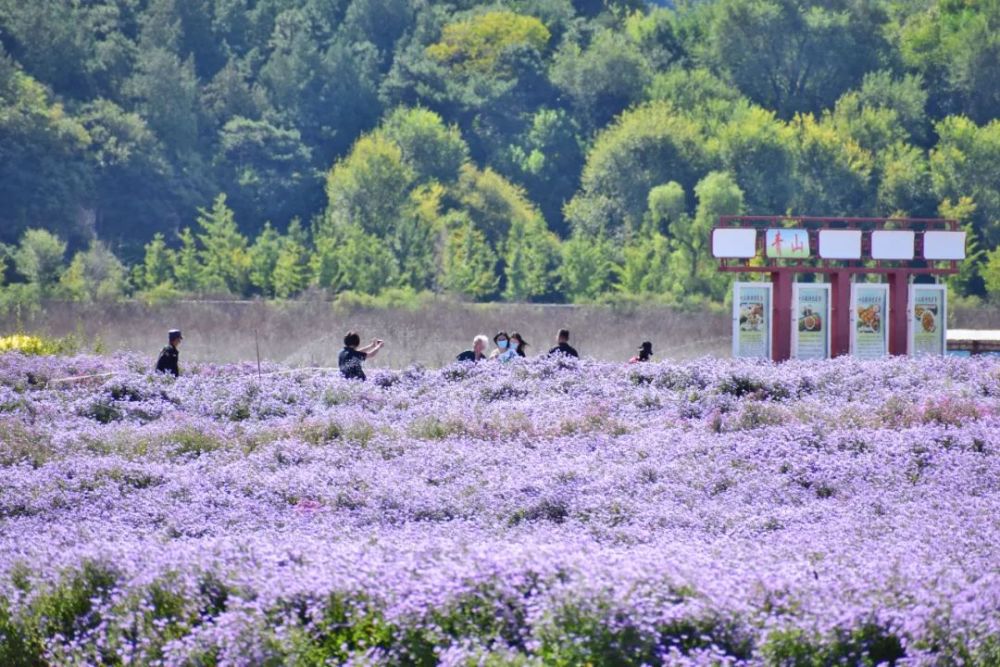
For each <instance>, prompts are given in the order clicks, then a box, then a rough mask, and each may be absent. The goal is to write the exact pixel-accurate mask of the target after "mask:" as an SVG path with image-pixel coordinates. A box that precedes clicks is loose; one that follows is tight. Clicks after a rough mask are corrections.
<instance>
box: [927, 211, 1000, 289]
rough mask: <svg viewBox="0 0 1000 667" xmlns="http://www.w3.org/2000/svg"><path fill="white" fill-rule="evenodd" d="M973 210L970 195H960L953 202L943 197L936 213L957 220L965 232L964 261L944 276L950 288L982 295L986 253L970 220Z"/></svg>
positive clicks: (995, 274)
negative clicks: (956, 271)
mask: <svg viewBox="0 0 1000 667" xmlns="http://www.w3.org/2000/svg"><path fill="white" fill-rule="evenodd" d="M975 211H976V204H975V202H973V201H972V198H971V197H962V198H960V199H959V200H958V201H954V202H953V201H952V200H950V199H945V200H944V201H943V202H941V205H940V206H939V208H938V214H939V215H940V216H941V217H942V218H947V219H950V220H957V221H958V222H959V223H960V224H961V225H962V230H963V231H964V232H965V234H966V241H965V261H964V262H960V263H959V265H958V273H957V274H955V275H952V276H948V277H947V278H946V281H947V283H948V287H949V288H950V289H951V290H953V291H954V292H956V293H958V294H964V295H966V296H970V295H974V296H983V295H984V294H985V293H986V284H985V280H984V279H985V274H986V272H987V269H986V266H985V260H986V258H987V255H986V251H985V250H983V247H982V244H981V243H980V241H979V234H977V233H976V230H975V228H974V227H973V226H972V224H971V222H970V221H971V220H972V216H973V214H974V213H975ZM991 275H992V276H994V279H995V278H996V277H1000V274H997V273H992V274H991Z"/></svg>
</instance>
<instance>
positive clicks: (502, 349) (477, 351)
mask: <svg viewBox="0 0 1000 667" xmlns="http://www.w3.org/2000/svg"><path fill="white" fill-rule="evenodd" d="M559 333H560V335H562V334H563V333H565V334H566V338H567V339H568V338H569V331H566V330H565V329H563V330H562V331H560V332H559ZM489 344H490V339H489V338H487V337H486V336H484V335H483V334H479V335H478V336H476V337H475V338H473V339H472V349H471V350H466V351H465V352H462V353H461V354H459V355H458V357H456V361H472V362H478V361H485V360H486V359H496V360H497V361H500V362H507V361H510V360H511V359H514V358H516V357H523V356H526V353H525V348H526V347H528V342H527V341H526V340H524V336H522V335H521V334H519V333H517V332H516V331H515V332H513V333H511V334H510V335H507V332H506V331H498V332H497V335H495V336H493V344H494V345H495V346H496V347H495V348H494V350H493V351H492V352H490V354H489V356H487V354H486V348H487V346H488V345H489ZM569 349H571V350H573V348H569ZM572 356H574V357H575V356H578V355H577V353H576V350H573V353H572Z"/></svg>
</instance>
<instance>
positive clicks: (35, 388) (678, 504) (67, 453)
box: [0, 354, 1000, 666]
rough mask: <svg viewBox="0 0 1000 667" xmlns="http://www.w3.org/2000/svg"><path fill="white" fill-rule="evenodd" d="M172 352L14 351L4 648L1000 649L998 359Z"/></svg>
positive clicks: (419, 651)
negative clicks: (383, 359) (280, 359)
mask: <svg viewBox="0 0 1000 667" xmlns="http://www.w3.org/2000/svg"><path fill="white" fill-rule="evenodd" d="M150 365H151V361H150V360H148V359H144V358H141V357H135V356H119V357H116V358H111V359H108V358H99V357H88V356H76V357H38V356H24V355H20V354H8V355H0V664H3V665H34V664H60V665H63V664H67V665H84V664H137V663H138V664H163V665H191V664H218V665H261V664H274V665H278V664H298V665H320V664H355V665H361V664H364V665H412V664H418V665H431V664H446V665H474V664H492V665H501V664H503V665H508V664H514V665H543V664H544V665H567V666H568V665H582V664H592V665H641V664H661V663H666V664H672V665H834V664H844V665H872V666H874V665H877V664H899V665H904V664H905V665H942V664H965V665H984V666H985V665H996V664H1000V639H998V637H1000V569H998V566H997V563H1000V523H998V521H997V519H996V517H997V516H1000V415H998V403H997V396H998V395H1000V393H998V391H997V386H998V384H997V383H998V377H1000V372H998V371H1000V365H998V364H997V362H996V361H991V360H989V359H986V358H982V359H976V358H972V359H955V358H940V359H921V360H912V359H887V360H884V361H878V362H860V361H857V360H852V359H836V360H832V361H828V362H822V363H805V362H789V363H785V364H782V365H780V366H775V365H772V364H766V363H758V362H750V361H737V360H732V361H731V360H710V359H705V360H701V361H696V362H690V363H685V364H668V363H663V364H648V365H643V366H642V368H639V369H637V368H635V367H625V366H616V365H609V364H600V363H592V362H588V361H576V360H573V361H571V362H570V361H567V360H557V359H529V360H526V361H519V362H515V363H512V364H509V365H502V366H501V365H498V364H481V365H476V366H472V365H469V366H463V367H459V366H452V367H449V368H445V369H442V370H440V371H431V370H426V369H422V368H412V369H408V370H405V371H377V372H374V373H372V381H371V382H369V383H366V384H363V383H353V382H349V381H345V380H343V379H341V378H340V377H339V375H338V374H337V373H336V372H335V371H314V370H313V371H308V370H294V369H284V368H279V367H265V369H264V373H265V374H264V376H263V378H262V379H258V377H257V371H256V366H254V367H252V368H251V367H250V366H246V365H232V366H215V365H200V366H199V365H193V366H188V367H186V368H185V371H186V373H185V374H184V375H182V376H181V377H180V378H179V379H176V380H175V379H174V378H172V377H167V376H160V375H155V374H152V373H150V372H149V371H148V368H149V366H150ZM106 374H110V375H106ZM68 377H71V378H81V379H80V380H79V381H73V382H54V381H53V380H55V379H59V378H68ZM88 378H93V379H88Z"/></svg>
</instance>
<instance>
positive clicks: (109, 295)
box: [59, 241, 128, 301]
mask: <svg viewBox="0 0 1000 667" xmlns="http://www.w3.org/2000/svg"><path fill="white" fill-rule="evenodd" d="M127 276H128V272H127V270H126V269H125V265H124V264H122V263H121V261H119V259H118V258H117V257H115V255H114V253H112V252H111V251H110V250H108V248H107V246H105V245H104V244H103V243H101V242H100V241H93V242H91V244H90V247H88V248H87V249H86V250H84V251H81V252H78V253H76V255H74V257H73V261H72V262H70V265H69V268H68V269H66V271H65V272H64V273H63V274H62V276H61V277H60V279H59V288H60V291H61V292H62V293H63V294H65V295H66V296H68V297H69V298H70V299H73V300H75V301H112V300H116V299H120V298H122V297H123V296H125V292H126V290H127V289H128V278H127Z"/></svg>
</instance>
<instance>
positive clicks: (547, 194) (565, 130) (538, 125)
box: [510, 108, 583, 234]
mask: <svg viewBox="0 0 1000 667" xmlns="http://www.w3.org/2000/svg"><path fill="white" fill-rule="evenodd" d="M578 132H579V128H578V126H577V124H576V122H575V121H574V119H573V117H572V116H570V114H569V113H567V112H566V111H565V110H562V109H547V108H543V109H540V110H538V111H537V112H536V113H535V114H534V115H533V116H532V117H531V124H530V126H529V127H528V129H527V131H526V132H525V133H523V134H522V135H521V137H520V140H519V141H518V142H517V144H515V145H512V146H511V147H510V160H511V162H513V164H514V169H513V170H512V171H513V172H514V173H515V174H517V176H516V178H515V180H516V181H519V182H521V183H524V186H525V190H526V192H527V193H528V196H529V197H530V199H531V201H533V202H536V203H537V204H538V208H539V209H540V210H541V212H542V215H543V216H544V217H545V219H546V220H547V221H549V222H550V223H551V224H552V227H553V229H554V230H555V231H557V232H559V233H560V234H564V233H566V232H568V230H567V229H566V225H565V222H564V220H563V214H562V208H563V204H564V203H565V202H566V201H568V200H569V199H570V198H571V197H572V196H573V193H574V192H575V191H576V188H577V186H578V185H579V183H580V165H581V164H582V163H583V150H582V148H581V146H580V141H579V139H578V137H577V135H578Z"/></svg>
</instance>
